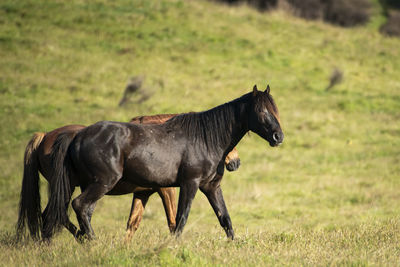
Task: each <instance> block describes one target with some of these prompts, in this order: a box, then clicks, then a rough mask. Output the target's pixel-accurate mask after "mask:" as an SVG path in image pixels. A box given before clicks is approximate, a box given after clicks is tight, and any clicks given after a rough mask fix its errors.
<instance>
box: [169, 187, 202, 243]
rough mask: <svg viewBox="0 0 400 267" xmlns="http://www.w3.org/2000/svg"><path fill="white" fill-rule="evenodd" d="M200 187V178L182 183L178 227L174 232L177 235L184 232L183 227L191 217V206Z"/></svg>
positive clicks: (177, 218) (177, 216)
mask: <svg viewBox="0 0 400 267" xmlns="http://www.w3.org/2000/svg"><path fill="white" fill-rule="evenodd" d="M198 189H199V180H198V179H194V180H189V181H184V182H183V183H182V184H181V185H180V191H179V201H178V212H177V214H176V228H175V230H174V233H175V235H176V236H177V237H179V236H180V235H181V234H182V231H183V227H185V224H186V221H187V219H188V217H189V211H190V207H191V206H192V201H193V198H194V196H195V195H196V192H197V190H198Z"/></svg>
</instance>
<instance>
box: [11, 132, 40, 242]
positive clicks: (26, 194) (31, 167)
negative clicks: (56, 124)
mask: <svg viewBox="0 0 400 267" xmlns="http://www.w3.org/2000/svg"><path fill="white" fill-rule="evenodd" d="M45 135H46V134H45V133H35V134H34V135H33V137H32V139H31V140H30V141H29V143H28V145H27V146H26V149H25V155H24V175H23V178H22V189H21V196H20V201H19V215H18V222H17V225H16V228H17V235H18V236H19V237H21V236H23V235H24V233H25V226H26V225H28V228H29V232H30V234H31V236H32V237H33V238H34V239H38V238H39V232H40V229H41V226H42V211H41V207H40V191H39V158H38V155H37V148H38V147H39V145H40V143H41V142H42V140H43V137H44V136H45Z"/></svg>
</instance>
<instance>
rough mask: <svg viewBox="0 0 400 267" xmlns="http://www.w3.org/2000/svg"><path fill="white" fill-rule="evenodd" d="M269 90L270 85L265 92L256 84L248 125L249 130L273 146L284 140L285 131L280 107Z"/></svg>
mask: <svg viewBox="0 0 400 267" xmlns="http://www.w3.org/2000/svg"><path fill="white" fill-rule="evenodd" d="M269 92H270V89H269V85H268V86H267V89H265V91H264V92H262V91H258V90H257V86H256V85H254V88H253V92H252V102H251V103H252V104H251V107H250V113H249V120H248V123H249V124H248V125H249V130H251V131H253V132H255V133H256V134H258V135H259V136H261V137H262V138H264V139H265V140H267V141H268V142H269V144H270V145H271V146H278V145H280V144H281V143H282V142H283V132H282V129H281V125H280V120H279V112H278V108H277V107H276V105H275V102H274V100H273V98H272V96H271V95H270V93H269Z"/></svg>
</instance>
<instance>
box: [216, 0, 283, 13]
mask: <svg viewBox="0 0 400 267" xmlns="http://www.w3.org/2000/svg"><path fill="white" fill-rule="evenodd" d="M215 1H217V2H223V3H228V4H232V5H234V4H241V3H247V4H249V5H251V6H253V7H255V8H257V9H258V10H260V11H265V10H268V9H271V8H274V7H276V6H277V4H278V0H215Z"/></svg>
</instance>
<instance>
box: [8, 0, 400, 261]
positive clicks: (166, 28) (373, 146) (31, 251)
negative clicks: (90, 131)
mask: <svg viewBox="0 0 400 267" xmlns="http://www.w3.org/2000/svg"><path fill="white" fill-rule="evenodd" d="M374 14H375V15H374V17H373V19H372V20H371V22H370V23H369V24H368V25H367V26H365V27H356V28H351V29H342V28H338V27H334V26H331V25H327V24H323V23H321V22H308V21H304V20H301V19H298V18H294V17H291V16H289V15H287V14H285V13H282V12H281V11H274V12H271V13H258V12H256V11H255V10H252V9H250V8H247V7H246V6H242V7H236V8H235V7H228V6H225V5H218V4H216V3H213V2H207V1H178V0H163V1H144V0H143V1H139V0H135V1H117V2H108V1H91V2H90V3H87V2H85V1H68V2H64V1H53V2H49V1H25V0H24V1H2V2H1V3H0V59H1V60H0V114H1V115H0V125H1V127H0V136H1V137H2V138H1V139H0V211H1V215H0V251H1V252H0V262H1V264H2V265H4V266H21V265H29V266H32V265H68V266H71V265H78V264H79V265H89V264H90V265H168V266H169V265H226V264H230V265H254V266H255V265H278V266H281V265H290V266H298V265H351V266H367V265H387V266H394V265H399V259H400V245H399V244H400V242H399V241H400V240H399V238H400V225H399V221H400V208H399V201H400V195H399V188H400V179H399V178H400V167H399V166H400V164H399V163H400V149H399V147H400V124H399V119H400V79H399V77H400V49H399V47H400V40H399V39H395V38H385V37H383V36H381V35H380V34H379V33H378V32H377V30H376V29H377V28H378V27H379V26H378V24H379V23H380V21H382V17H381V15H379V10H378V11H377V12H375V13H374ZM334 68H339V69H341V70H342V71H343V74H344V79H343V82H342V83H341V84H339V85H338V86H336V87H334V88H333V89H332V90H330V91H325V88H326V87H327V86H328V84H329V77H330V74H331V72H332V70H333V69H334ZM136 75H143V76H144V77H145V82H144V86H145V88H146V90H148V91H149V92H152V93H153V95H152V97H151V98H150V99H148V100H147V101H145V102H142V103H137V102H135V101H134V100H135V99H137V98H138V96H133V98H132V100H131V101H130V102H129V103H128V104H127V105H126V106H124V107H122V108H121V107H118V102H119V100H120V98H121V97H122V95H123V90H124V87H125V85H126V83H127V82H128V80H129V79H130V77H132V76H136ZM267 83H269V84H270V86H271V92H272V94H273V95H274V98H275V100H276V102H277V105H278V107H279V110H280V114H281V121H282V127H283V130H284V133H285V142H284V145H283V146H281V147H279V148H270V147H269V145H268V144H267V143H266V142H265V141H264V140H262V139H261V138H260V137H258V136H257V135H256V134H250V135H249V136H245V137H244V138H243V140H242V142H241V143H240V144H239V145H238V147H237V148H238V150H239V153H240V157H241V162H242V166H241V167H240V169H239V170H238V171H237V172H234V173H226V175H225V177H224V180H223V181H222V188H223V190H224V195H225V201H226V203H227V206H228V209H229V212H230V215H231V218H232V221H233V224H234V229H235V232H236V235H237V238H236V240H235V241H233V242H231V241H228V240H227V239H226V237H225V236H224V232H223V230H222V229H221V228H220V226H219V224H218V222H217V219H216V217H215V215H214V214H213V211H212V209H211V207H210V206H209V204H208V202H207V200H206V198H205V197H204V196H203V195H202V194H201V193H199V194H198V195H197V196H196V199H195V200H194V203H193V206H192V210H191V213H190V217H189V221H188V224H187V226H186V228H185V230H184V234H183V236H182V238H181V239H179V240H175V239H174V238H171V237H170V236H169V234H168V228H167V226H166V220H165V216H164V214H163V210H162V206H161V202H160V200H159V199H158V197H153V198H152V199H150V202H149V204H148V206H147V208H146V212H145V217H144V219H143V221H142V225H141V226H140V228H139V230H138V232H137V233H136V235H135V236H134V238H133V240H132V242H131V243H129V244H124V243H123V238H124V228H125V225H126V220H127V217H128V213H129V209H130V202H131V196H121V197H104V198H103V199H102V200H101V201H99V204H98V206H97V208H96V211H95V213H94V216H93V227H94V229H95V231H96V233H97V235H98V239H97V240H95V241H94V242H92V243H89V244H83V245H80V244H78V243H76V242H75V241H74V240H73V239H72V237H71V236H70V234H68V233H67V232H66V231H63V232H62V233H61V234H59V235H57V236H56V238H55V239H54V242H53V243H52V244H51V245H49V246H47V245H38V244H35V243H33V242H26V243H23V244H17V243H15V236H14V223H15V222H16V220H17V205H18V197H19V191H20V186H21V177H22V159H23V153H24V149H25V146H26V144H27V142H28V141H29V139H30V137H31V135H32V134H33V133H34V132H36V131H49V130H51V129H54V128H56V127H59V126H62V125H66V124H70V123H81V124H91V123H94V122H96V121H99V120H104V119H107V120H117V121H128V120H129V119H130V118H131V117H133V116H136V115H143V114H156V113H173V112H186V111H192V110H194V111H200V110H205V109H208V108H211V107H214V106H216V105H218V104H221V103H224V102H226V101H229V100H232V99H234V98H236V97H239V96H241V95H242V94H244V93H246V92H248V91H249V90H250V89H251V88H252V86H253V85H254V84H258V86H259V88H260V89H261V88H263V87H264V86H266V84H267ZM45 185H46V183H45V182H44V181H42V195H43V199H45V198H46V197H45V195H46V192H45V191H46V190H45ZM44 203H45V202H43V204H44ZM70 217H71V218H73V220H74V222H75V218H74V217H75V216H74V214H73V212H71V215H70Z"/></svg>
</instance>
